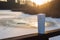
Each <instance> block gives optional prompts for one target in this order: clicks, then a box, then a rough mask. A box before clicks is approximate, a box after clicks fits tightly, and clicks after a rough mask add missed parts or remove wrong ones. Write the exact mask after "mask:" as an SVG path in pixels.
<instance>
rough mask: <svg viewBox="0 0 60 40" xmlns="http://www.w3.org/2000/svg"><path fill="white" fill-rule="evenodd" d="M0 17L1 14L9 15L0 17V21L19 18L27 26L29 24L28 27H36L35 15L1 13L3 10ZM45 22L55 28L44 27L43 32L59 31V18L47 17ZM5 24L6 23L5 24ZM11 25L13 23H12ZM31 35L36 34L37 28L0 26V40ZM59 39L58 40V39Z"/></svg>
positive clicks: (54, 39)
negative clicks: (25, 22) (53, 24)
mask: <svg viewBox="0 0 60 40" xmlns="http://www.w3.org/2000/svg"><path fill="white" fill-rule="evenodd" d="M0 12H1V13H0V15H1V14H2V13H3V14H9V15H10V16H8V15H7V16H6V15H5V16H4V15H2V16H0V20H1V19H2V20H4V18H5V19H7V18H10V19H11V18H21V19H23V20H24V21H27V23H28V24H30V26H31V25H32V24H33V25H32V26H37V25H38V24H37V16H36V15H28V14H24V13H23V12H12V11H10V10H8V11H7V10H5V11H4V12H3V10H0ZM11 20H15V21H16V23H17V22H20V21H18V20H16V19H11ZM46 20H47V21H49V22H53V23H55V24H56V26H51V27H46V28H45V31H50V30H56V29H60V18H51V17H47V18H46ZM8 23H9V22H8ZM5 24H6V23H5ZM10 24H11V23H10ZM12 24H13V23H12ZM32 33H38V30H37V27H36V28H32V27H31V28H30V27H26V26H25V25H24V26H23V27H21V26H20V27H18V26H15V27H14V26H2V25H1V26H0V39H4V38H10V37H15V36H22V35H27V34H32ZM58 38H59V39H58ZM56 39H58V40H60V36H57V37H56V38H55V37H53V38H50V40H56Z"/></svg>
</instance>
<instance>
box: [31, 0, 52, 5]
mask: <svg viewBox="0 0 60 40" xmlns="http://www.w3.org/2000/svg"><path fill="white" fill-rule="evenodd" d="M31 1H32V2H34V3H36V4H37V5H43V4H45V3H47V2H51V1H52V0H31Z"/></svg>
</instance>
